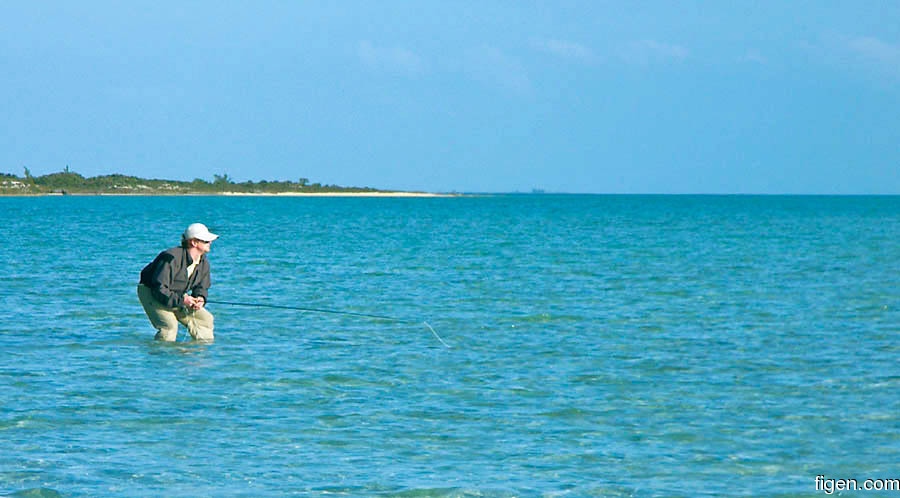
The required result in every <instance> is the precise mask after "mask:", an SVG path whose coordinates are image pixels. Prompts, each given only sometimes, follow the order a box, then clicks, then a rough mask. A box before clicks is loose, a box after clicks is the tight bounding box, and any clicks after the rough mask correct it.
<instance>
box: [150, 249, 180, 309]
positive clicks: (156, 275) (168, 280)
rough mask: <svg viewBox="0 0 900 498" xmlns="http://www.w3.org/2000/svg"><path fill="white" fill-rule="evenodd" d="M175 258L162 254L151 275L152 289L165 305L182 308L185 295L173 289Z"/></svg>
mask: <svg viewBox="0 0 900 498" xmlns="http://www.w3.org/2000/svg"><path fill="white" fill-rule="evenodd" d="M174 262H175V258H174V257H173V256H172V255H170V254H163V255H160V261H158V262H157V264H156V267H155V268H154V272H153V275H151V276H150V285H148V287H150V291H151V292H152V293H153V297H154V298H156V300H157V301H159V302H160V303H161V304H162V305H163V306H165V307H167V308H180V307H182V306H184V297H183V296H182V295H181V294H180V293H178V292H175V291H173V290H172V282H173V280H174V278H175V264H174Z"/></svg>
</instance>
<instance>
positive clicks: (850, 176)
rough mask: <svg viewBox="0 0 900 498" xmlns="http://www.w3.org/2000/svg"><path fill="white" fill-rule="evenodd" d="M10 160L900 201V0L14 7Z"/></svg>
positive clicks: (467, 184) (4, 142)
mask: <svg viewBox="0 0 900 498" xmlns="http://www.w3.org/2000/svg"><path fill="white" fill-rule="evenodd" d="M0 19H2V21H0V22H2V24H3V29H0V47H2V48H0V95H2V97H0V98H2V100H0V102H2V109H0V125H2V127H3V130H4V132H3V133H0V172H7V173H15V174H18V175H22V174H23V171H24V167H28V168H29V169H30V170H31V172H32V174H35V175H39V174H46V173H52V172H56V171H60V170H62V169H63V168H65V166H66V165H68V166H69V167H70V168H71V169H72V170H73V171H77V172H79V173H81V174H83V175H85V176H95V175H103V174H110V173H124V174H131V175H137V176H142V177H148V178H167V179H179V180H192V179H194V178H204V179H208V180H211V179H212V178H213V175H214V174H222V173H227V174H228V175H229V176H231V177H232V178H234V179H235V180H237V181H245V180H254V181H258V180H262V179H266V180H284V179H292V180H296V179H298V178H301V177H303V178H309V179H310V180H311V181H314V182H321V183H325V184H338V185H344V186H371V187H377V188H390V189H410V190H426V191H441V192H443V191H461V192H508V191H517V190H518V191H530V190H531V189H532V188H542V189H545V190H547V191H548V192H596V193H821V194H900V117H898V116H900V22H898V20H900V2H896V1H882V2H879V1H863V2H859V1H853V2H850V1H848V2H828V1H792V2H782V1H761V2H720V1H710V2H624V1H622V2H603V1H588V2H565V1H562V2H528V1H477V2H476V1H440V2H432V1H425V0H423V1H404V2H394V1H389V0H378V1H374V0H373V1H360V2H353V1H341V2H301V1H280V2H268V1H263V2H252V3H251V2H228V1H225V2H203V1H189V2H187V1H180V2H168V1H155V2H141V1H133V2H119V1H110V2H99V1H82V2H44V3H41V2H20V1H4V2H2V3H0Z"/></svg>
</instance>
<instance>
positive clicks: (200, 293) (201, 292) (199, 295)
mask: <svg viewBox="0 0 900 498" xmlns="http://www.w3.org/2000/svg"><path fill="white" fill-rule="evenodd" d="M195 271H199V272H202V273H201V274H200V278H198V279H197V283H196V284H194V287H193V288H191V296H193V297H194V299H196V300H199V299H202V300H203V301H202V302H200V303H198V304H199V306H197V307H198V308H200V307H203V306H204V305H205V304H206V297H207V296H208V295H209V285H210V278H209V274H210V268H209V262H208V261H206V259H205V258H204V260H203V261H202V262H201V263H200V264H199V265H198V268H197V269H196V270H195Z"/></svg>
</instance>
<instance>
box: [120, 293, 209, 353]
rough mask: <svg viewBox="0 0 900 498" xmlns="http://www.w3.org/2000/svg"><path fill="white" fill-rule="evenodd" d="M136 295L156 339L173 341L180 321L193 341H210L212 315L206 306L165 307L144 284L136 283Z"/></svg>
mask: <svg viewBox="0 0 900 498" xmlns="http://www.w3.org/2000/svg"><path fill="white" fill-rule="evenodd" d="M137 295H138V299H140V300H141V306H143V307H144V312H145V313H147V318H149V319H150V324H151V325H153V328H155V329H156V331H157V332H156V339H157V340H161V341H174V340H175V339H176V338H177V337H178V322H181V324H182V325H184V326H185V327H187V329H188V332H189V333H190V334H191V337H193V338H194V340H195V341H207V342H212V340H213V316H212V313H210V312H209V311H206V308H200V309H199V310H192V309H185V308H166V307H165V306H163V305H162V304H160V303H159V301H157V300H156V299H154V298H153V293H152V292H151V291H150V288H149V287H147V286H146V285H144V284H138V287H137Z"/></svg>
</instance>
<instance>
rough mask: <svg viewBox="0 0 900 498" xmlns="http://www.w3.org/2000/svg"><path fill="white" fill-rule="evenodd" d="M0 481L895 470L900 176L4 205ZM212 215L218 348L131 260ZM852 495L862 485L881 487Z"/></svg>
mask: <svg viewBox="0 0 900 498" xmlns="http://www.w3.org/2000/svg"><path fill="white" fill-rule="evenodd" d="M0 212H2V214H3V220H4V222H3V224H2V225H0V240H2V243H0V256H2V259H0V261H2V265H0V304H2V306H0V353H2V354H0V495H8V494H12V495H14V496H16V495H19V496H55V495H56V493H59V494H62V495H64V496H97V495H123V496H279V495H310V496H315V495H326V494H327V495H331V494H337V495H349V496H392V495H400V496H541V495H546V496H557V495H568V496H591V495H594V496H673V495H674V496H679V495H680V496H720V495H731V496H740V495H743V496H763V495H778V494H783V495H808V496H821V495H822V492H821V491H818V492H817V491H816V490H815V477H816V476H817V475H825V476H826V477H829V478H855V479H859V480H860V482H862V480H864V479H867V478H873V479H874V478H900V463H898V462H900V363H898V361H897V360H898V355H900V347H898V341H897V338H898V332H900V285H898V275H900V241H898V234H900V197H753V196H734V197H715V196H698V197H692V196H675V197H670V196H556V195H521V196H514V195H510V196H486V197H468V198H449V199H446V198H444V199H334V198H323V199H318V198H222V197H171V198H169V197H134V198H130V197H41V198H0ZM194 221H202V222H205V223H206V224H208V225H209V226H210V228H211V229H212V230H213V231H214V232H216V233H219V234H221V239H220V240H218V241H216V242H215V243H214V244H213V247H212V253H211V262H212V267H213V287H212V289H211V295H210V299H218V300H222V301H239V302H246V303H265V304H274V305H284V306H301V307H314V308H327V309H335V310H344V311H351V312H356V313H370V314H379V315H389V316H394V317H399V318H404V319H409V320H412V321H415V322H418V321H421V320H428V322H429V323H430V324H431V325H433V327H434V329H435V330H436V331H437V333H439V334H440V336H441V337H442V338H443V339H444V340H445V341H446V342H447V343H448V344H449V345H450V346H451V347H450V348H449V349H448V348H445V347H444V346H443V345H441V343H440V342H438V340H437V339H436V338H435V337H434V336H433V335H432V334H431V332H430V331H429V330H428V329H427V328H426V327H425V326H424V325H421V324H418V323H408V324H407V323H395V322H388V321H378V320H370V319H362V318H355V317H349V316H342V315H329V314H318V313H301V312H296V311H288V310H273V309H255V308H243V307H234V306H222V305H212V304H211V305H210V307H209V309H210V310H211V311H212V312H213V314H215V316H216V326H217V328H216V335H217V339H216V342H215V343H214V344H212V345H195V344H192V343H191V342H188V341H186V340H185V332H184V330H183V329H182V331H181V332H180V335H179V341H180V342H178V343H175V344H160V343H156V342H154V341H153V340H152V338H153V332H154V331H153V330H152V329H151V328H150V325H149V323H148V322H147V320H146V318H145V317H144V315H143V312H142V310H141V307H140V304H139V303H138V301H137V297H136V295H135V285H136V283H137V279H138V273H139V271H140V269H141V268H142V267H143V266H144V265H145V264H146V263H147V262H149V261H150V260H151V259H152V258H153V257H154V256H155V255H156V254H157V253H158V252H159V251H161V250H163V249H165V248H167V247H171V246H173V245H176V244H177V242H178V236H179V233H180V232H181V231H182V230H183V229H184V227H185V226H187V225H188V224H189V223H191V222H194ZM876 494H877V493H869V494H867V495H872V496H874V495H876Z"/></svg>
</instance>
